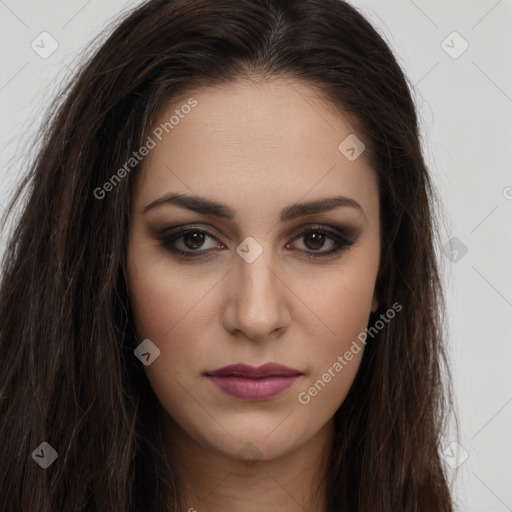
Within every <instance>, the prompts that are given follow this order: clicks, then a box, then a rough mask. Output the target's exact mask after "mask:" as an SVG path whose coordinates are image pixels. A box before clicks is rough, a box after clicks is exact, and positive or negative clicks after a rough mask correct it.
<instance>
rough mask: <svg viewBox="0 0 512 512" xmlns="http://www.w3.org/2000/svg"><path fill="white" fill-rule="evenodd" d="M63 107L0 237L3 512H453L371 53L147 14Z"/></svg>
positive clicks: (374, 46) (423, 276)
mask: <svg viewBox="0 0 512 512" xmlns="http://www.w3.org/2000/svg"><path fill="white" fill-rule="evenodd" d="M63 93H64V94H62V95H61V96H59V98H62V99H57V100H56V103H55V104H54V105H53V107H52V110H50V112H51V114H49V116H48V118H47V120H46V122H47V129H46V131H45V135H44V140H43V145H42V147H41V150H40V153H39V155H38V158H37V159H36V161H35V163H34V165H33V166H32V167H31V169H30V173H29V174H28V175H27V177H26V179H24V180H23V182H22V183H21V185H20V189H19V190H18V191H17V194H16V196H15V198H13V201H12V204H11V205H10V208H9V210H8V211H10V212H11V213H12V211H13V209H14V206H15V204H16V201H17V200H18V199H19V198H21V194H22V193H23V190H25V188H27V187H28V189H27V190H28V197H27V202H26V204H24V208H23V212H22V215H21V218H20V219H19V222H18V223H17V225H16V229H15V230H14V231H13V232H12V236H11V238H10V245H9V246H8V250H7V252H6V257H5V260H4V267H3V276H2V277H3V280H2V284H1V289H0V318H1V324H0V325H1V328H0V348H1V354H2V359H1V365H2V366H1V372H0V374H1V376H2V377H1V386H0V397H1V398H2V400H1V401H0V412H1V415H2V418H3V421H2V424H1V427H0V440H1V447H2V448H1V458H2V461H3V465H4V467H5V468H9V472H8V474H7V472H4V474H2V476H1V477H0V509H1V510H13V511H14V510H30V511H36V510H37V511H57V510H58V511H61V510H76V511H78V510H84V511H85V510H87V511H99V510H105V511H107V510H108V511H128V510H130V511H139V510H145V511H149V510H151V511H173V512H175V511H180V512H181V511H185V510H189V511H192V510H197V511H199V512H200V511H201V510H211V511H220V510H233V511H236V510H240V511H242V510H243V511H249V510H250V511H259V510H286V511H296V510H308V511H315V512H334V511H347V510H353V511H356V510H357V511H361V512H363V511H364V512H375V511H377V510H378V511H379V512H391V511H393V512H397V511H403V512H411V511H417V512H422V511H428V512H431V511H432V510H435V511H437V512H440V511H452V510H453V508H452V502H451V498H450V492H449V487H448V483H447V478H446V476H445V473H444V468H443V466H442V464H441V461H440V457H439V451H438V450H439V443H440V436H441V434H442V429H443V420H444V419H445V404H447V403H449V397H450V393H449V389H450V387H449V381H448V380H446V381H445V380H443V375H444V373H443V371H442V370H443V363H444V361H445V352H444V347H443V339H442V331H441V326H442V321H441V314H442V312H443V310H444V308H443V296H442V293H441V284H440V278H439V270H438V263H437V261H436V258H435V241H436V234H437V233H436V230H435V217H434V214H435V209H434V206H435V195H434V189H433V187H432V185H431V182H430V178H429V174H428V171H427V169H426V166H425V163H424V160H423V156H422V153H421V148H420V142H419V132H418V123H417V114H416V111H415V107H414V104H413V101H412V98H411V94H410V90H409V87H408V85H407V80H406V78H405V77H404V75H403V72H402V71H401V69H400V67H399V66H398V64H397V62H396V60H395V58H394V57H393V55H392V53H391V51H390V49H389V48H388V46H387V45H386V44H385V42H384V41H383V40H382V38H381V37H380V36H379V35H378V33H377V32H376V31H375V29H374V28H372V26H371V25H370V24H369V23H368V22H367V21H366V20H365V19H364V18H363V17H362V16H361V15H360V14H359V13H358V12H357V11H356V10H355V9H354V8H353V7H351V6H350V5H348V4H347V3H345V2H342V1H339V0H312V1H308V2H304V1H300V0H286V1H284V0H215V1H212V0H194V1H190V0H165V1H164V0H151V1H148V2H146V3H144V4H142V5H141V6H140V7H138V8H137V9H135V10H134V11H133V12H132V13H131V14H129V15H128V16H127V17H126V18H125V19H124V20H123V21H122V23H120V25H119V26H118V27H117V28H116V29H115V30H114V32H113V34H112V35H111V36H110V37H109V38H108V39H107V40H106V41H105V42H103V43H102V45H101V47H100V48H99V49H98V50H97V51H96V53H95V54H94V55H93V56H92V57H91V58H90V59H89V61H88V62H86V63H85V64H84V65H83V67H82V69H81V71H80V73H79V74H78V76H77V77H76V79H75V80H74V81H73V82H72V83H70V85H69V86H68V88H67V89H66V90H65V91H63ZM4 222H5V218H4Z"/></svg>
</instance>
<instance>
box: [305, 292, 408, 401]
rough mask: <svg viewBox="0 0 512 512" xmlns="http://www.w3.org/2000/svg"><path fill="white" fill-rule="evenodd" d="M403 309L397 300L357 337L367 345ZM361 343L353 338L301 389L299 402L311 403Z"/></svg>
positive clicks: (358, 350) (359, 347)
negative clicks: (314, 380) (304, 389)
mask: <svg viewBox="0 0 512 512" xmlns="http://www.w3.org/2000/svg"><path fill="white" fill-rule="evenodd" d="M401 310H402V305H401V304H399V303H398V302H395V303H394V304H393V306H392V307H391V308H389V309H388V310H387V311H386V313H382V314H381V315H380V320H377V321H376V322H375V324H374V326H372V327H370V328H368V327H367V328H366V329H365V330H364V331H363V332H361V333H359V334H358V336H357V339H358V340H359V343H362V344H363V345H366V344H367V341H366V339H367V338H368V335H370V336H371V337H372V338H373V337H374V336H375V335H376V334H377V333H378V332H379V331H380V330H381V329H383V328H384V326H385V325H386V324H388V323H389V321H390V319H393V318H394V317H395V315H396V313H399V312H400V311H401ZM359 343H358V341H357V340H353V341H352V345H351V346H350V349H349V350H347V351H346V352H345V353H344V354H343V355H342V356H341V355H339V356H338V357H337V358H336V361H335V362H334V363H333V364H332V365H331V366H330V367H329V368H328V369H327V371H326V372H325V373H323V374H322V376H321V377H320V378H319V379H318V380H317V381H316V382H315V383H314V384H313V385H312V386H311V387H310V388H309V389H308V390H307V391H301V392H300V393H299V394H298V395H297V399H298V400H299V403H301V404H302V405H307V404H309V402H311V399H312V398H313V397H315V396H316V395H317V394H318V393H319V392H320V391H322V390H323V389H324V388H325V386H326V385H327V384H328V383H329V382H331V380H332V379H334V378H335V377H336V375H338V374H339V373H340V372H341V371H342V370H343V368H345V366H347V365H348V364H349V363H350V361H352V359H353V358H354V356H355V355H356V354H358V353H359V352H361V350H362V348H361V345H360V344H359Z"/></svg>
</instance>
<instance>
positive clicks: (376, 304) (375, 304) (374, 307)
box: [372, 292, 379, 313]
mask: <svg viewBox="0 0 512 512" xmlns="http://www.w3.org/2000/svg"><path fill="white" fill-rule="evenodd" d="M377 309H379V301H378V300H377V292H375V293H374V294H373V300H372V313H375V312H376V311H377Z"/></svg>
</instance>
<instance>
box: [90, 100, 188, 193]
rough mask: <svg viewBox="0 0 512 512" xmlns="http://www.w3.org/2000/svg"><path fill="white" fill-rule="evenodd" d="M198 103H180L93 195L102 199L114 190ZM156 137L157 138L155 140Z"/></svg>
mask: <svg viewBox="0 0 512 512" xmlns="http://www.w3.org/2000/svg"><path fill="white" fill-rule="evenodd" d="M197 104H198V102H197V100H196V99H195V98H189V100H188V101H187V103H185V104H184V105H182V106H181V107H180V108H177V109H175V110H174V112H175V114H176V115H172V116H171V117H170V118H169V120H168V121H165V122H163V123H160V124H159V125H158V126H157V127H156V128H155V129H154V130H153V131H152V132H151V133H152V135H149V136H148V138H147V139H146V142H145V144H143V145H142V146H141V147H140V148H139V149H138V151H134V152H133V153H132V156H131V157H130V158H128V160H127V161H126V162H125V163H124V165H123V166H122V167H120V168H119V169H118V170H117V171H116V172H115V173H114V174H113V175H112V177H111V178H110V179H109V180H108V181H107V182H106V183H104V184H103V186H101V187H97V188H95V189H94V192H93V194H94V197H95V198H96V199H104V198H105V197H106V195H107V193H108V192H111V191H112V190H114V188H115V187H116V186H117V185H118V184H119V183H120V182H121V180H122V179H123V178H124V177H125V176H127V175H128V174H129V173H130V172H131V171H132V170H133V169H134V168H135V167H136V166H137V165H138V164H139V162H141V161H142V160H143V159H144V157H145V156H147V155H148V154H149V152H150V151H151V150H152V149H154V148H155V147H156V146H157V144H158V142H161V141H162V139H163V138H164V134H168V133H170V132H171V131H172V130H173V129H174V128H175V127H176V126H178V125H179V124H180V121H181V119H184V118H185V117H186V115H187V114H190V112H191V111H192V109H193V108H194V107H196V106H197ZM155 139H157V140H155Z"/></svg>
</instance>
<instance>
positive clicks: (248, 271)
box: [223, 249, 293, 342]
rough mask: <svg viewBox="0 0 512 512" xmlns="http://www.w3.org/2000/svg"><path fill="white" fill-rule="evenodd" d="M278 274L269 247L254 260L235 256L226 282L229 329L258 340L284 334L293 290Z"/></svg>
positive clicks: (226, 307)
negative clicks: (249, 260) (291, 290)
mask: <svg viewBox="0 0 512 512" xmlns="http://www.w3.org/2000/svg"><path fill="white" fill-rule="evenodd" d="M279 274H280V272H279V271H278V265H276V264H275V262H274V261H273V259H272V254H271V251H270V250H269V249H266V250H264V251H263V252H262V254H260V256H259V257H258V258H257V259H256V260H255V261H253V262H252V263H248V262H247V261H244V259H243V258H241V257H238V256H236V259H235V262H234V268H233V270H232V271H231V272H230V273H229V277H228V282H227V283H226V289H227V292H226V293H227V301H226V302H225V304H224V311H223V324H224V327H225V329H226V330H227V331H229V332H230V333H231V334H233V335H235V336H237V337H239V338H245V339H249V340H252V341H255V342H264V341H265V340H269V339H273V338H275V337H278V336H280V335H282V333H283V332H284V331H285V330H286V328H287V326H288V325H289V322H290V317H291V315H290V304H289V301H290V300H291V297H290V294H291V292H290V290H289V289H288V288H287V286H286V285H285V283H284V282H283V280H282V276H280V275H279ZM291 295H293V294H291Z"/></svg>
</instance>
